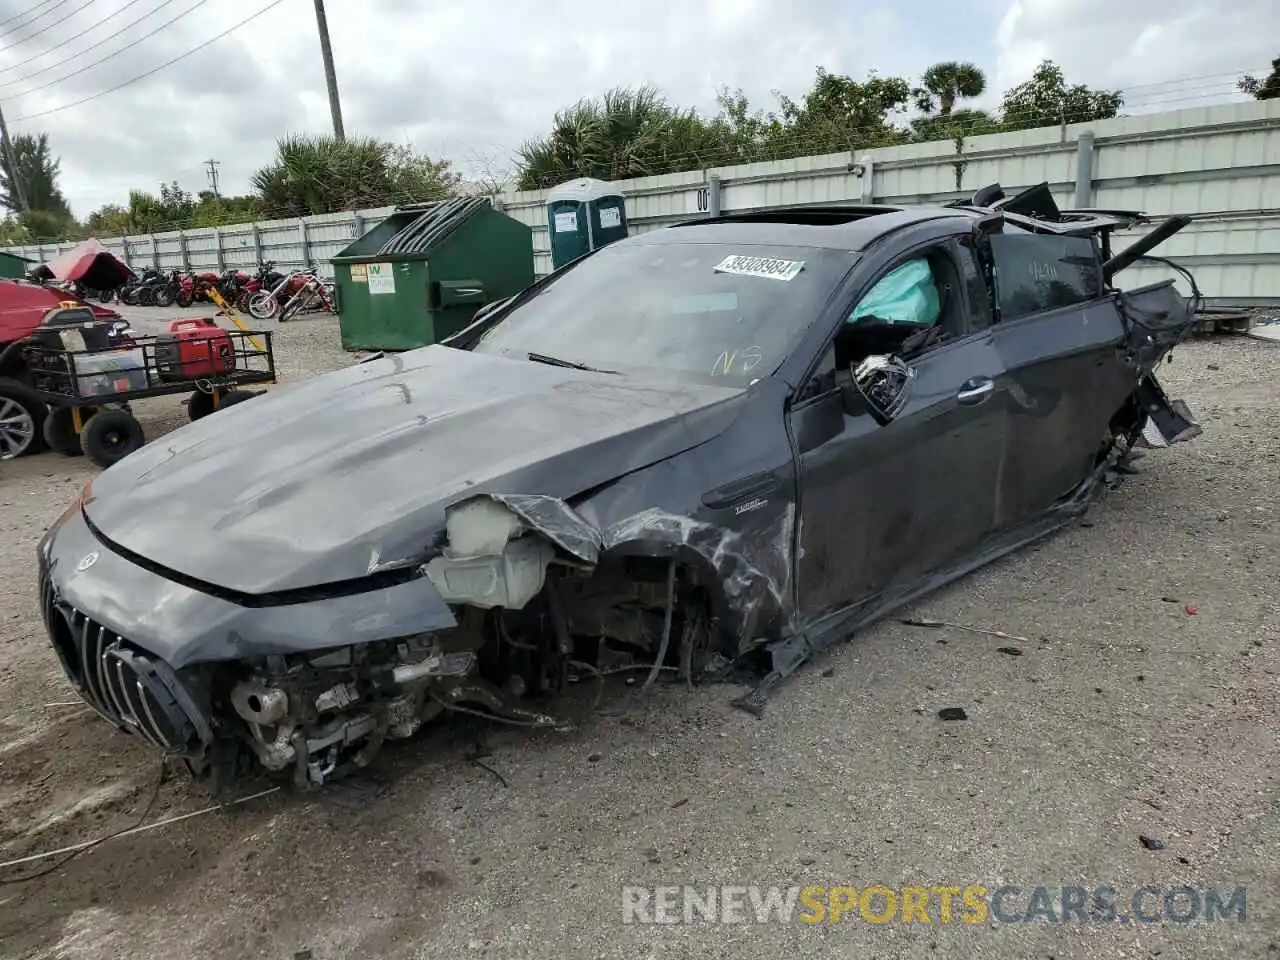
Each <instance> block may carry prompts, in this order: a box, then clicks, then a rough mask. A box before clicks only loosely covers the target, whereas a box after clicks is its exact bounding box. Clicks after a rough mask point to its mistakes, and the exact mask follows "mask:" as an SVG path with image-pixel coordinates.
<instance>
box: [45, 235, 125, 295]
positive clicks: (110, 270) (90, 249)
mask: <svg viewBox="0 0 1280 960" xmlns="http://www.w3.org/2000/svg"><path fill="white" fill-rule="evenodd" d="M31 276H33V277H35V278H36V279H38V280H61V281H63V282H64V283H74V282H76V281H79V282H80V283H81V284H83V285H84V286H86V287H88V288H89V289H90V290H114V289H115V288H116V287H118V286H120V285H121V284H122V283H124V282H125V281H126V280H128V279H129V278H131V277H132V276H133V271H132V270H130V269H129V268H128V266H126V265H125V263H124V261H123V260H121V259H120V258H119V257H117V256H116V255H115V254H114V253H112V252H111V251H110V250H108V249H107V248H106V246H104V245H103V244H102V243H101V242H100V241H98V240H93V239H90V240H86V241H85V242H84V243H81V244H79V245H77V246H75V247H73V248H72V249H70V250H68V251H67V252H66V253H64V254H63V255H62V256H60V257H55V258H54V259H52V260H50V261H49V262H47V263H42V264H40V266H38V267H36V268H35V269H34V270H32V271H31Z"/></svg>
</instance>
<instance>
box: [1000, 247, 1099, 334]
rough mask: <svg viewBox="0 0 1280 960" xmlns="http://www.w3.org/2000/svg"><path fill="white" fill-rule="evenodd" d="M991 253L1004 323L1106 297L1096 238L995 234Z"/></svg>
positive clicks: (1001, 317) (1001, 316)
mask: <svg viewBox="0 0 1280 960" xmlns="http://www.w3.org/2000/svg"><path fill="white" fill-rule="evenodd" d="M991 254H992V257H993V259H994V260H995V273H996V294H997V298H998V301H999V305H1000V319H1001V320H1016V319H1018V318H1019V317H1025V316H1029V315H1030V314H1033V313H1041V312H1043V311H1045V310H1055V309H1057V308H1059V307H1069V306H1071V305H1072V304H1077V303H1087V302H1088V301H1090V300H1094V299H1096V298H1098V297H1099V296H1101V294H1102V271H1101V269H1100V267H1099V264H1098V256H1097V253H1096V251H1095V250H1094V246H1093V240H1092V238H1089V237H1053V236H1045V235H1041V234H1034V233H1006V234H995V235H993V236H992V237H991Z"/></svg>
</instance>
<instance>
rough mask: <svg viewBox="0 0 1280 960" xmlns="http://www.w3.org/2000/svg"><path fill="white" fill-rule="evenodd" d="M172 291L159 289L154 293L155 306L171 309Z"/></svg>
mask: <svg viewBox="0 0 1280 960" xmlns="http://www.w3.org/2000/svg"><path fill="white" fill-rule="evenodd" d="M173 298H174V295H173V291H172V290H170V289H169V288H168V287H161V288H160V289H159V290H157V291H156V306H157V307H171V306H173Z"/></svg>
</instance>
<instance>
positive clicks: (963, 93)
mask: <svg viewBox="0 0 1280 960" xmlns="http://www.w3.org/2000/svg"><path fill="white" fill-rule="evenodd" d="M986 89H987V75H986V74H985V73H983V72H982V70H980V69H979V68H978V67H976V66H975V65H974V64H972V63H957V62H955V61H954V60H947V61H945V62H943V63H935V64H934V65H933V66H932V67H930V68H929V69H928V70H926V71H925V72H924V76H922V77H921V78H920V86H918V87H916V89H914V90H912V91H911V95H912V96H913V97H914V98H915V102H916V107H917V108H919V110H920V111H921V112H922V113H927V114H936V115H938V116H940V117H948V116H950V115H951V111H952V110H954V109H955V106H956V103H957V102H958V101H959V100H972V99H973V98H974V97H980V96H982V94H983V93H984V92H986Z"/></svg>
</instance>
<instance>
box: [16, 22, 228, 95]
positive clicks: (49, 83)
mask: <svg viewBox="0 0 1280 960" xmlns="http://www.w3.org/2000/svg"><path fill="white" fill-rule="evenodd" d="M173 2H174V0H165V2H164V3H162V4H161V5H160V6H166V5H167V4H170V3H173ZM208 2H209V0H196V2H195V4H194V5H193V6H191V7H188V8H187V9H186V10H183V11H182V12H181V13H179V14H178V15H177V16H176V17H170V18H169V19H168V20H166V21H165V22H164V23H162V24H160V26H158V27H156V28H155V29H154V30H152V31H151V32H150V33H144V34H143V35H142V36H140V37H138V39H136V40H134V41H133V42H131V43H127V44H125V45H124V46H123V47H121V48H120V49H119V50H116V51H115V52H114V53H108V54H107V55H106V56H105V57H99V58H98V59H97V60H94V61H92V62H91V63H86V64H85V65H84V66H83V67H81V68H80V69H78V70H72V71H71V72H70V73H64V74H63V75H62V76H60V77H57V78H55V79H53V80H46V81H45V82H44V83H41V84H38V85H37V86H34V87H31V88H30V89H28V90H19V91H18V92H17V93H11V94H8V97H9V98H10V99H13V98H14V97H25V96H27V95H28V94H32V93H35V92H36V91H37V90H44V89H46V88H48V87H52V86H54V85H56V84H59V83H62V81H63V80H70V79H71V78H72V77H78V76H79V75H80V74H82V73H85V72H86V71H89V70H92V69H93V68H94V67H96V66H98V65H99V64H103V63H106V62H107V61H108V60H112V59H114V58H115V57H118V56H120V54H122V53H127V52H128V51H129V50H132V49H133V48H134V47H136V46H138V45H139V44H140V43H142V41H143V40H149V39H150V38H151V37H154V36H155V35H156V34H157V33H159V32H160V31H161V30H164V29H166V28H167V27H169V26H171V25H172V24H175V23H177V22H178V21H179V20H181V19H182V18H183V17H185V16H186V15H187V14H189V13H194V12H195V11H196V10H198V9H199V8H200V7H203V6H204V5H205V4H206V3H208ZM156 9H157V10H159V9H160V7H157V8H156ZM153 12H154V11H153ZM139 19H144V18H142V17H139ZM250 19H252V18H250ZM134 23H137V21H136V20H135V21H134ZM131 26H133V24H127V25H126V26H124V27H121V28H120V29H119V30H117V31H116V32H115V33H113V34H112V36H113V37H115V36H119V35H120V34H121V33H122V32H124V30H127V29H128V28H129V27H131ZM218 36H223V34H218ZM214 39H216V38H214ZM102 42H103V43H105V42H106V41H105V40H104V41H102ZM207 42H209V41H206V43H207ZM196 49H197V50H198V49H200V48H199V47H197V48H196ZM191 52H192V53H194V52H195V51H194V50H193V51H191ZM74 59H77V58H75V57H72V58H69V60H74ZM69 60H64V61H63V62H64V63H66V62H69ZM43 72H44V71H43V70H41V71H39V73H43ZM32 76H37V74H34V73H33V74H32ZM19 82H21V81H19V80H10V81H9V82H7V83H5V84H3V86H12V85H13V84H15V83H19ZM113 89H114V88H113ZM107 92H108V93H110V91H107ZM90 99H92V98H90ZM77 102H81V101H77Z"/></svg>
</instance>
